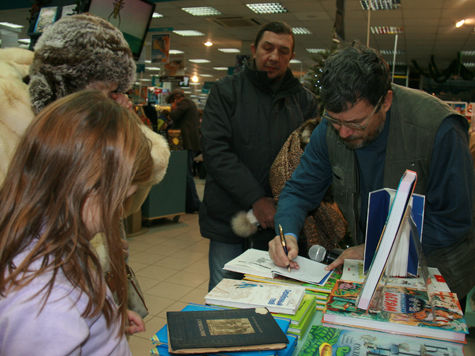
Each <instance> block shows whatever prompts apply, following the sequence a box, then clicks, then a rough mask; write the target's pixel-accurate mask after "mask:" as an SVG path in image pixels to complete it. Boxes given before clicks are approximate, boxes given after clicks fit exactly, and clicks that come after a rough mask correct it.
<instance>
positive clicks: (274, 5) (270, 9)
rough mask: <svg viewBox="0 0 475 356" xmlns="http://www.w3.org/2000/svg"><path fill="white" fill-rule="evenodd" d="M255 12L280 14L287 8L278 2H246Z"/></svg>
mask: <svg viewBox="0 0 475 356" xmlns="http://www.w3.org/2000/svg"><path fill="white" fill-rule="evenodd" d="M246 6H247V7H248V8H249V9H251V10H252V11H254V12H255V13H256V14H282V13H284V12H287V9H286V8H285V7H283V6H282V5H281V4H279V3H278V2H264V3H259V4H246Z"/></svg>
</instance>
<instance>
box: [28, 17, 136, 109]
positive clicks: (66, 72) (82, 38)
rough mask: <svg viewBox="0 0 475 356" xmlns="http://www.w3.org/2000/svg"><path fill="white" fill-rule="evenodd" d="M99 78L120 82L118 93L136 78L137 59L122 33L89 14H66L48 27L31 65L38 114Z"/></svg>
mask: <svg viewBox="0 0 475 356" xmlns="http://www.w3.org/2000/svg"><path fill="white" fill-rule="evenodd" d="M96 81H103V82H109V83H117V84H118V89H117V91H118V92H125V91H127V90H128V89H130V87H131V86H132V84H133V82H134V81H135V62H134V59H133V57H132V52H131V51H130V48H129V45H128V44H127V42H126V40H125V39H124V36H123V35H122V32H120V30H119V29H117V28H116V27H114V26H113V25H111V24H110V23H109V22H107V21H106V20H103V19H101V18H99V17H96V16H92V15H89V14H79V15H73V16H66V17H64V18H62V19H60V20H59V21H57V22H56V23H54V24H52V25H51V26H48V27H47V28H46V29H45V31H44V32H43V34H42V35H41V36H40V38H39V39H38V42H37V43H36V45H35V56H34V59H33V64H32V65H31V67H30V96H31V101H32V107H33V110H34V111H35V113H38V112H39V111H40V110H41V109H42V108H43V107H45V106H46V105H47V104H49V103H51V102H53V101H54V100H56V99H58V98H61V97H63V96H65V95H68V94H71V93H74V92H76V91H78V90H81V89H84V88H85V87H86V86H87V85H88V84H90V83H93V82H96Z"/></svg>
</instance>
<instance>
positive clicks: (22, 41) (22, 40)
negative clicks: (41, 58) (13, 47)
mask: <svg viewBox="0 0 475 356" xmlns="http://www.w3.org/2000/svg"><path fill="white" fill-rule="evenodd" d="M30 42H31V39H30V38H20V39H18V43H23V44H30Z"/></svg>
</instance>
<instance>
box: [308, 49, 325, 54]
mask: <svg viewBox="0 0 475 356" xmlns="http://www.w3.org/2000/svg"><path fill="white" fill-rule="evenodd" d="M305 49H306V51H307V52H308V53H324V52H326V51H327V49H326V48H305Z"/></svg>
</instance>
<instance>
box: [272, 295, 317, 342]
mask: <svg viewBox="0 0 475 356" xmlns="http://www.w3.org/2000/svg"><path fill="white" fill-rule="evenodd" d="M316 306H317V300H316V299H315V297H314V296H313V295H310V294H306V295H305V296H304V297H303V299H302V302H301V303H300V306H299V308H298V310H297V312H296V313H295V315H289V314H274V316H275V317H279V318H287V319H289V320H290V327H289V330H288V331H287V332H288V333H289V334H293V335H296V336H299V337H302V336H303V335H305V332H306V331H307V329H308V327H309V326H310V324H311V321H312V319H313V316H314V315H315V312H316V311H317V309H316Z"/></svg>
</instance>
